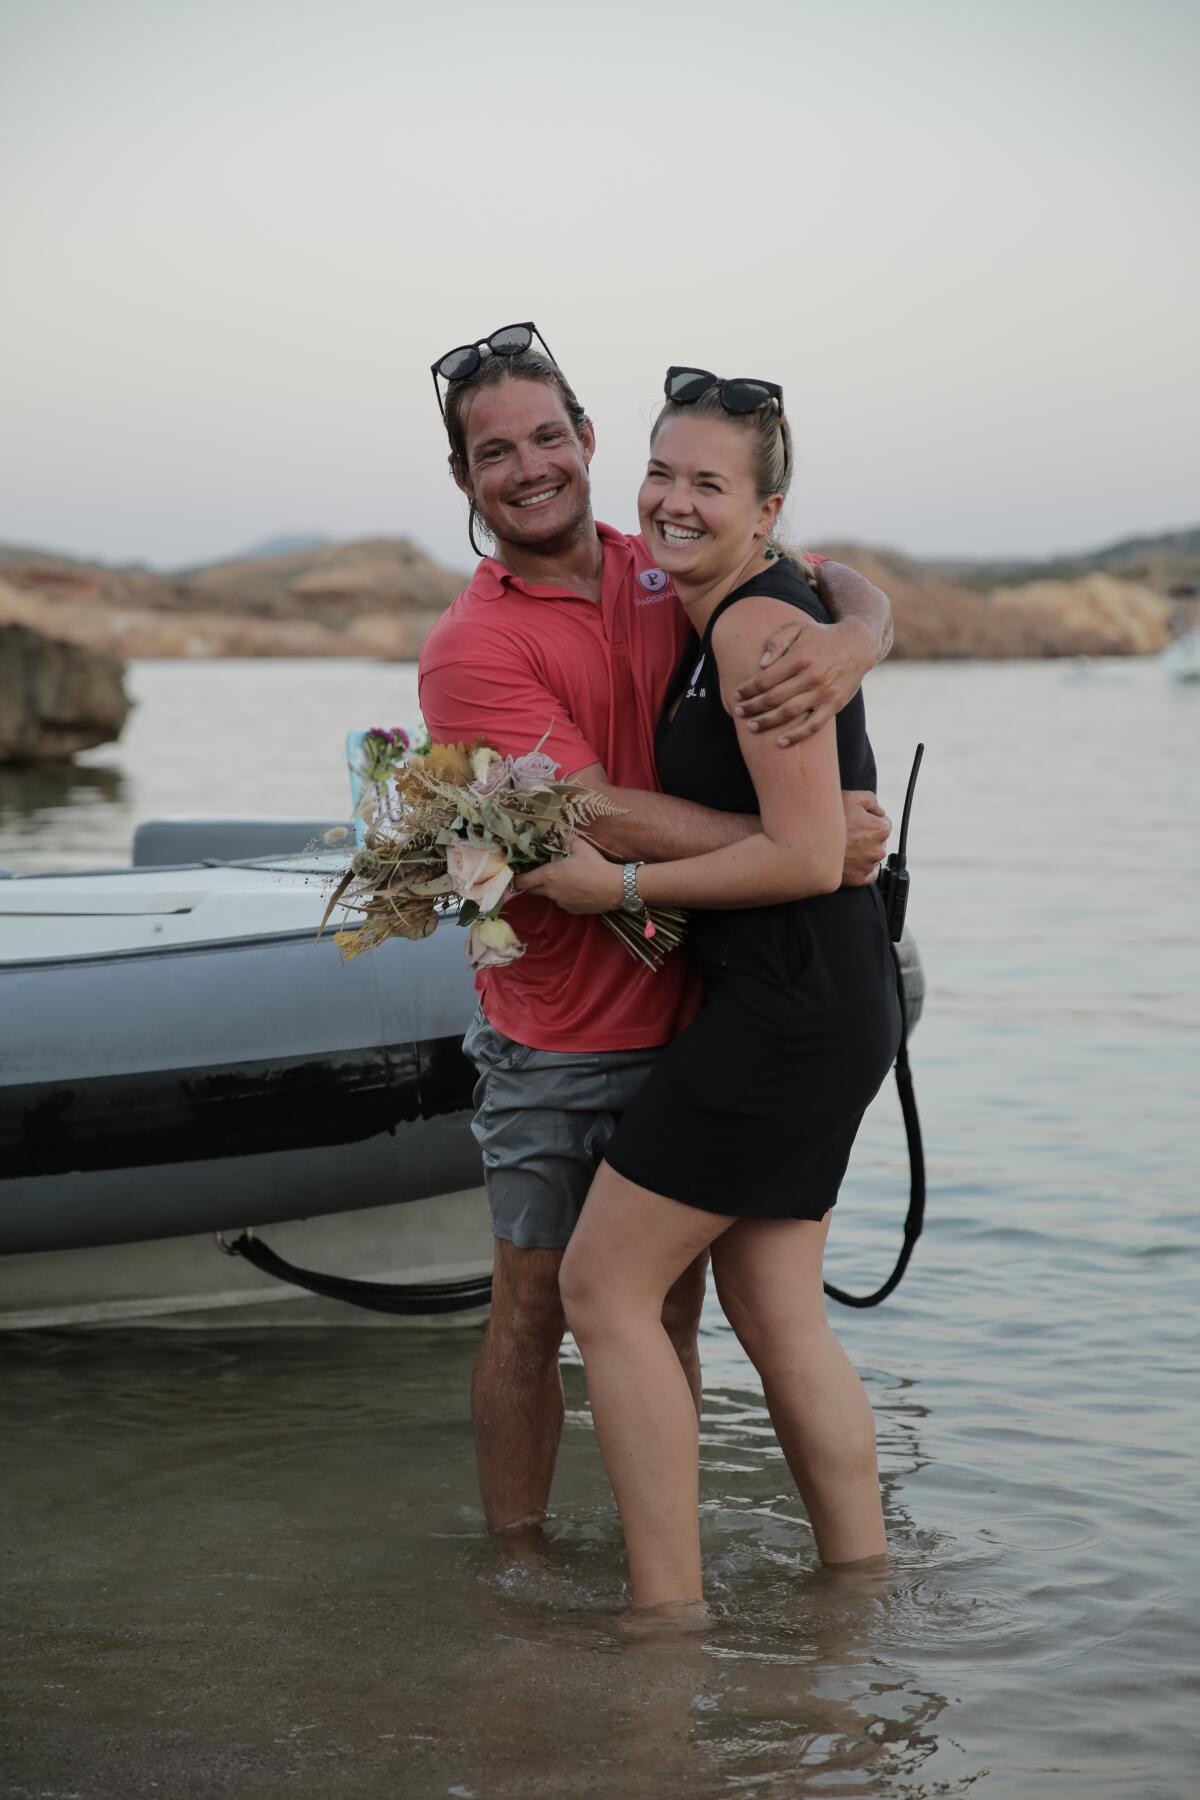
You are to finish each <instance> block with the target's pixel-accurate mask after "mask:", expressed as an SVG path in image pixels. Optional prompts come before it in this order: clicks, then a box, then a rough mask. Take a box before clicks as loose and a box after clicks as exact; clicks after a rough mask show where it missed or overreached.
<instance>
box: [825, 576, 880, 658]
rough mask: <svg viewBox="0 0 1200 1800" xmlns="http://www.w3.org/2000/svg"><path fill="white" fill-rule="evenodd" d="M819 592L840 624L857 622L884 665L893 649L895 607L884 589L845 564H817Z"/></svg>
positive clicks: (835, 620) (875, 655) (875, 654)
mask: <svg viewBox="0 0 1200 1800" xmlns="http://www.w3.org/2000/svg"><path fill="white" fill-rule="evenodd" d="M817 592H818V593H819V594H820V596H821V598H822V600H823V601H824V602H825V604H826V606H827V607H828V608H829V611H830V613H831V615H832V616H833V619H834V622H835V623H836V624H839V625H841V624H845V623H846V622H847V621H853V622H854V624H856V625H859V626H861V627H862V629H863V630H864V631H865V632H866V633H867V636H868V638H869V639H870V643H871V648H872V650H873V651H874V658H875V662H882V661H883V659H884V657H885V656H886V655H887V653H888V651H889V650H890V649H891V647H892V603H891V601H890V600H889V599H888V597H887V595H886V594H885V593H884V591H883V589H882V588H877V587H876V586H875V583H874V582H873V581H868V580H867V578H866V576H865V575H860V574H859V572H858V570H857V569H851V568H848V567H847V566H846V564H845V563H839V562H823V563H818V564H817ZM872 667H874V663H873V664H872Z"/></svg>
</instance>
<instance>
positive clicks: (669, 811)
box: [574, 763, 892, 887]
mask: <svg viewBox="0 0 1200 1800" xmlns="http://www.w3.org/2000/svg"><path fill="white" fill-rule="evenodd" d="M574 780H576V781H578V782H580V783H581V784H582V785H583V786H584V787H590V788H595V789H597V790H598V791H599V792H600V793H602V794H605V795H607V797H608V798H609V799H610V800H612V801H613V802H614V803H615V804H616V805H617V806H620V807H622V808H624V811H623V812H622V813H621V814H620V815H619V817H617V818H613V819H597V820H596V823H595V824H594V825H593V826H591V827H589V830H588V836H589V837H591V838H593V839H594V840H595V841H596V843H598V844H599V845H600V847H601V849H602V850H605V851H607V852H608V854H609V855H610V856H611V857H613V858H615V860H616V861H617V862H674V861H675V860H677V859H678V858H680V857H684V856H701V855H703V854H704V852H705V851H707V850H723V849H724V847H725V845H726V844H735V843H737V842H738V841H739V840H740V839H742V838H747V837H754V836H755V835H756V834H757V833H758V832H760V831H761V830H762V820H761V819H760V818H759V816H758V814H757V813H730V812H717V811H715V810H714V809H713V808H712V807H709V806H697V805H696V804H695V803H694V802H693V801H691V800H678V799H676V798H675V796H674V795H673V794H655V793H652V792H650V790H649V789H648V788H623V787H615V786H614V785H613V783H612V782H611V781H609V779H608V777H607V776H606V775H605V773H604V769H603V767H602V765H601V764H600V763H591V764H590V765H589V766H588V767H587V768H586V769H580V770H579V771H578V772H577V773H576V775H575V776H574ZM842 804H843V806H844V808H845V812H846V864H845V868H844V870H843V874H842V881H843V885H845V886H846V887H866V886H868V885H869V883H870V882H872V881H874V879H875V876H876V873H877V871H878V867H879V864H880V863H881V862H882V860H883V856H884V852H885V850H886V849H887V840H888V834H889V833H890V831H891V829H892V822H891V820H890V819H889V818H888V816H887V814H886V813H885V812H884V810H883V808H882V806H880V804H879V802H878V800H877V799H876V798H875V796H874V794H869V793H849V792H848V793H844V794H843V795H842Z"/></svg>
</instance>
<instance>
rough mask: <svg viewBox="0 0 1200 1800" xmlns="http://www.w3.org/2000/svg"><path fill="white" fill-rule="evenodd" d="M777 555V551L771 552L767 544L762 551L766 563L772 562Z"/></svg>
mask: <svg viewBox="0 0 1200 1800" xmlns="http://www.w3.org/2000/svg"><path fill="white" fill-rule="evenodd" d="M778 555H779V552H778V550H772V548H771V546H770V544H768V545H767V547H766V549H765V550H764V551H763V556H764V557H765V558H766V560H767V562H774V561H775V558H776V557H777V556H778Z"/></svg>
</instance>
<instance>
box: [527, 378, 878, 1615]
mask: <svg viewBox="0 0 1200 1800" xmlns="http://www.w3.org/2000/svg"><path fill="white" fill-rule="evenodd" d="M666 392H667V402H666V404H665V406H664V407H663V410H662V412H661V413H660V415H659V418H658V420H657V421H656V424H655V427H654V431H653V434H652V437H651V444H650V461H649V466H648V468H647V472H646V477H645V480H644V481H643V483H642V488H641V493H640V495H639V500H638V510H639V514H640V519H641V527H642V532H643V534H644V536H645V539H646V542H647V544H648V545H649V546H650V548H651V550H652V552H653V553H654V555H655V557H656V559H657V561H658V563H659V564H660V566H661V567H662V568H663V569H664V570H666V572H667V573H668V574H669V575H670V576H671V577H672V578H673V579H674V581H675V585H676V588H677V590H678V593H679V595H680V598H681V600H682V601H683V604H684V606H685V607H686V609H687V612H688V615H689V617H690V619H691V621H692V625H693V627H694V630H695V642H693V643H692V644H691V645H690V646H689V648H688V651H687V652H686V654H685V657H684V660H683V662H682V663H681V665H680V668H679V670H678V673H677V677H676V680H675V682H674V684H673V688H672V691H671V693H670V695H669V696H668V701H667V706H666V710H665V713H664V717H663V719H662V721H661V724H660V727H659V732H658V737H657V741H656V753H657V759H658V770H659V777H660V780H661V783H662V786H663V788H664V790H665V791H666V792H667V793H670V794H677V795H680V796H682V797H683V798H686V799H689V800H695V801H699V802H702V803H703V804H705V805H707V806H710V807H718V808H722V809H724V810H728V811H737V812H748V813H757V814H758V815H759V817H760V818H761V821H762V830H761V832H760V833H758V834H757V835H756V836H753V837H749V838H745V839H742V840H741V841H740V842H738V843H736V844H733V845H730V846H728V847H727V848H725V849H721V850H717V851H712V852H708V853H705V854H703V855H699V856H695V857H691V858H689V859H687V860H684V861H674V862H663V863H653V864H651V863H643V864H638V865H627V866H626V868H625V869H624V870H622V869H621V868H619V867H618V866H616V865H615V864H613V863H610V862H608V861H606V859H605V858H604V857H603V856H602V855H601V854H600V853H599V852H598V851H597V850H595V849H594V848H593V847H592V846H590V845H588V844H586V843H583V842H577V843H576V845H575V846H574V848H573V851H572V854H571V856H570V857H569V858H567V859H566V860H564V861H562V862H559V863H558V864H555V865H553V866H551V867H548V868H545V869H540V870H537V871H535V872H534V873H533V874H531V875H529V876H526V877H524V878H523V880H522V882H521V886H522V887H523V888H529V889H533V890H536V891H537V892H539V893H542V894H544V895H545V896H547V897H548V898H551V899H553V900H555V901H557V903H558V904H559V905H560V906H563V907H565V908H566V909H567V910H568V911H571V912H604V911H609V910H612V909H613V908H615V907H617V906H618V905H620V904H621V903H622V900H624V901H625V903H626V906H627V908H628V907H629V906H630V905H636V904H639V903H641V904H654V903H661V904H665V905H672V906H679V907H683V908H685V909H686V910H687V911H688V912H689V914H690V915H691V919H690V925H689V933H688V940H687V941H688V952H689V954H690V955H691V956H692V957H693V958H694V959H696V960H697V961H698V962H699V963H700V964H701V966H702V968H703V970H704V975H705V994H706V998H705V1004H704V1006H703V1008H702V1010H701V1012H700V1014H699V1015H698V1017H697V1018H696V1019H695V1021H694V1022H693V1024H692V1025H691V1026H690V1027H689V1028H688V1030H686V1031H685V1032H684V1033H683V1034H682V1036H681V1037H679V1038H677V1039H676V1040H675V1041H674V1043H673V1044H671V1045H670V1046H669V1048H668V1049H667V1050H666V1051H665V1052H664V1053H663V1055H662V1057H661V1058H660V1060H659V1062H658V1063H657V1065H656V1067H655V1069H654V1070H653V1072H652V1073H651V1075H650V1077H649V1079H648V1081H647V1082H646V1085H645V1087H644V1088H643V1089H642V1091H641V1093H640V1094H639V1095H638V1097H637V1099H636V1100H635V1101H634V1103H633V1105H632V1106H631V1107H630V1109H629V1110H628V1112H626V1114H625V1115H624V1117H623V1119H622V1121H621V1123H620V1125H619V1126H618V1128H617V1131H616V1134H615V1136H614V1137H613V1139H612V1141H611V1143H610V1145H609V1148H608V1151H607V1154H606V1156H605V1159H604V1161H603V1162H602V1164H601V1165H600V1168H599V1170H598V1172H597V1175H596V1178H595V1181H594V1183H593V1185H592V1188H591V1190H590V1192H589V1195H588V1199H587V1203H586V1205H585V1207H584V1210H583V1214H582V1217H581V1219H580V1221H579V1224H578V1225H577V1227H576V1229H575V1233H574V1236H573V1237H572V1239H571V1243H570V1246H569V1248H568V1250H567V1253H566V1257H565V1259H564V1262H563V1267H562V1294H563V1301H564V1305H565V1308H566V1313H567V1318H568V1321H569V1323H570V1326H571V1329H572V1331H573V1333H574V1335H575V1339H576V1342H577V1343H578V1344H579V1347H580V1350H581V1352H582V1355H583V1360H584V1365H585V1368H586V1371H587V1380H588V1392H589V1396H590V1399H591V1405H592V1413H593V1417H594V1420H595V1425H596V1433H597V1436H598V1438H599V1442H600V1448H601V1452H602V1454H603V1457H604V1461H605V1465H606V1467H607V1469H608V1473H609V1477H610V1479H611V1481H612V1484H613V1488H614V1491H615V1493H616V1498H617V1505H618V1508H619V1510H620V1514H621V1522H622V1525H623V1528H624V1532H625V1541H626V1547H627V1550H628V1554H629V1567H630V1576H631V1581H632V1587H633V1604H634V1607H635V1608H637V1609H642V1608H663V1607H666V1608H674V1607H677V1606H680V1605H684V1606H688V1605H693V1604H695V1603H697V1602H700V1601H701V1600H702V1584H701V1570H700V1544H699V1519H698V1509H697V1489H698V1462H699V1451H698V1434H697V1423H696V1415H695V1411H694V1409H693V1406H692V1401H691V1396H690V1394H689V1391H688V1386H687V1381H686V1379H685V1377H684V1375H683V1371H682V1370H681V1368H680V1365H679V1361H678V1358H677V1357H676V1356H675V1354H674V1351H673V1350H672V1347H671V1344H670V1340H669V1339H668V1337H667V1335H666V1333H665V1331H664V1330H663V1328H662V1322H661V1313H662V1303H663V1297H664V1295H665V1294H666V1293H667V1291H668V1289H669V1288H670V1287H671V1286H672V1284H673V1283H674V1282H675V1280H676V1279H677V1278H678V1276H679V1275H680V1273H681V1272H682V1270H683V1269H685V1268H686V1267H687V1266H688V1264H689V1263H690V1262H691V1261H692V1260H693V1258H694V1257H696V1256H697V1255H699V1254H700V1253H701V1252H702V1251H703V1250H705V1249H706V1248H711V1252H712V1264H713V1272H714V1276H715V1279H716V1286H717V1293H718V1296H719V1298H720V1302H721V1306H722V1308H723V1310H724V1312H725V1315H726V1317H727V1318H728V1320H729V1322H730V1324H731V1325H732V1326H733V1329H734V1331H735V1332H736V1333H737V1335H738V1338H739V1339H740V1341H741V1343H742V1345H743V1347H744V1348H745V1350H746V1352H747V1354H748V1355H749V1357H750V1359H751V1361H752V1362H753V1363H754V1365H755V1367H756V1369H757V1370H758V1372H759V1375H760V1376H761V1378H762V1382H763V1389H764V1392H765V1395H766V1399H767V1405H768V1407H769V1409H770V1413H771V1418H772V1421H773V1423H774V1425H775V1429H776V1431H777V1433H778V1436H779V1441H780V1444H781V1446H782V1448H783V1451H784V1454H785V1456H786V1458H787V1461H788V1465H789V1467H790V1469H791V1471H792V1474H793V1476H794V1478H795V1480H796V1484H797V1486H798V1488H799V1490H800V1493H801V1496H802V1497H803V1500H804V1503H805V1505H806V1506H807V1508H808V1512H809V1517H810V1519H811V1520H812V1525H813V1531H814V1533H815V1536H816V1541H817V1548H818V1551H819V1553H820V1555H821V1557H822V1560H823V1561H824V1562H826V1563H847V1562H858V1561H861V1560H864V1559H867V1558H871V1557H877V1556H879V1555H881V1554H882V1553H883V1551H884V1549H885V1538H884V1528H883V1514H882V1507H881V1504H880V1496H879V1480H878V1472H877V1467H876V1458H875V1432H874V1424H873V1420H872V1416H871V1410H870V1406H869V1403H868V1401H867V1397H866V1394H865V1392H864V1390H863V1387H862V1384H861V1382H860V1381H859V1379H858V1377H857V1375H856V1374H855V1372H854V1369H853V1367H852V1366H851V1364H850V1362H849V1360H848V1358H847V1357H846V1354H845V1352H844V1351H843V1350H842V1348H841V1346H840V1345H839V1344H838V1342H837V1340H836V1338H835V1337H834V1335H833V1333H832V1331H831V1329H830V1327H829V1324H828V1321H827V1320H826V1317H825V1307H824V1296H823V1292H822V1285H821V1261H822V1253H823V1249H824V1244H825V1237H826V1234H827V1232H828V1228H829V1220H830V1210H831V1208H832V1207H833V1204H834V1202H835V1200H836V1198H837V1191H838V1187H839V1185H840V1183H841V1180H842V1177H843V1175H844V1173H845V1169H846V1164H847V1161H848V1159H849V1155H850V1149H851V1145H852V1143H853V1141H854V1136H855V1133H856V1131H857V1129H858V1125H859V1121H860V1120H861V1118H862V1114H863V1112H864V1110H865V1108H866V1107H867V1105H868V1104H869V1102H870V1100H871V1099H872V1097H873V1096H874V1094H875V1093H876V1092H877V1090H878V1088H879V1086H880V1084H881V1082H882V1081H883V1079H884V1076H885V1075H886V1073H887V1071H888V1069H889V1068H890V1067H891V1064H892V1061H893V1059H894V1057H895V1053H896V1049H897V1046H898V1043H899V1036H900V1017H899V1005H898V1001H897V996H896V989H895V978H894V974H893V965H892V960H891V950H890V944H889V941H888V936H887V930H886V927H885V924H884V918H883V908H882V905H881V902H880V899H879V896H878V894H877V892H876V891H875V889H874V888H859V889H852V888H839V886H838V883H839V882H840V880H841V869H842V857H843V850H844V841H845V824H844V815H843V811H842V804H841V790H842V789H843V788H873V787H874V785H875V768H874V760H873V757H872V755H871V749H870V745H869V743H868V741H867V736H866V728H865V715H864V710H863V704H862V696H861V694H859V695H857V696H856V697H855V698H854V700H853V701H852V702H851V703H850V705H849V706H847V707H846V708H845V709H844V710H843V712H842V713H841V714H840V715H839V716H838V718H837V720H836V721H835V722H832V723H830V724H828V725H826V726H825V727H824V728H823V729H822V730H820V731H819V732H817V733H816V734H815V735H814V736H812V737H811V738H809V739H808V740H807V741H806V742H805V743H804V744H803V745H802V746H801V747H799V748H797V749H793V750H792V751H790V752H789V754H788V755H787V756H780V755H778V753H777V751H776V749H775V747H774V745H773V744H772V743H771V742H770V740H769V738H768V740H767V741H766V742H765V743H764V742H763V740H762V738H761V737H760V736H758V735H757V734H756V733H755V731H754V730H753V728H752V727H751V726H749V725H748V724H747V723H746V722H744V721H743V720H742V719H741V718H739V717H738V716H737V715H736V714H735V712H734V701H733V699H732V696H733V693H734V690H735V689H736V687H737V686H738V683H739V682H741V681H743V680H744V679H745V678H746V677H747V676H749V675H751V674H752V673H753V672H754V670H755V669H756V667H757V663H758V657H759V653H760V650H761V646H762V643H763V640H764V638H765V637H766V636H767V635H768V634H769V633H770V632H771V631H772V630H773V629H774V628H775V627H776V626H777V625H779V624H780V623H781V622H783V620H785V619H786V618H787V617H788V615H789V612H790V610H791V609H793V608H797V607H799V608H801V609H802V610H803V611H805V612H808V613H810V614H811V615H812V616H813V617H815V618H817V619H820V620H824V619H825V618H826V617H827V615H826V613H825V611H824V609H823V607H822V606H821V604H820V602H819V601H818V600H817V598H816V596H815V594H814V593H813V591H812V588H811V587H810V586H809V584H808V583H807V581H806V580H805V578H804V576H803V575H802V573H801V572H800V570H799V568H798V567H797V566H796V565H795V564H794V563H792V562H791V561H790V560H788V559H787V558H786V557H783V556H782V555H781V553H780V552H779V550H778V549H777V547H776V546H775V544H774V543H773V541H772V532H773V529H774V527H775V524H776V521H777V520H778V517H779V512H780V508H781V507H782V505H783V501H784V497H785V495H786V492H787V488H788V484H789V479H790V472H791V461H792V458H791V446H790V435H789V431H788V425H787V421H786V419H785V418H784V416H783V397H782V393H781V391H780V390H779V389H778V388H776V387H774V386H771V385H770V384H767V383H761V382H744V381H736V382H723V381H719V380H718V379H717V378H716V377H714V376H711V375H709V374H708V373H707V372H706V371H702V370H680V369H672V370H671V371H670V372H669V374H668V378H667V387H666Z"/></svg>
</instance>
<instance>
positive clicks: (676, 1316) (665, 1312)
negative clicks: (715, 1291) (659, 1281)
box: [662, 1251, 708, 1344]
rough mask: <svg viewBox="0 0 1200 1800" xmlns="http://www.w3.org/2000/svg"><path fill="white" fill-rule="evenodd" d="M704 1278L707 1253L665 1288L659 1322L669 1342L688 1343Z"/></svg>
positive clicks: (697, 1323) (696, 1323)
mask: <svg viewBox="0 0 1200 1800" xmlns="http://www.w3.org/2000/svg"><path fill="white" fill-rule="evenodd" d="M707 1278H708V1253H707V1251H706V1252H704V1253H703V1254H702V1255H700V1256H698V1257H697V1258H696V1260H695V1262H693V1263H689V1265H688V1267H687V1268H686V1269H685V1270H684V1272H683V1274H682V1275H681V1276H680V1277H679V1279H678V1281H676V1282H675V1284H674V1285H673V1286H672V1287H671V1288H669V1289H668V1290H667V1297H666V1299H665V1300H664V1301H663V1305H662V1322H663V1326H664V1328H665V1330H666V1332H667V1335H668V1337H669V1338H670V1339H671V1342H672V1343H673V1344H681V1343H691V1342H692V1341H693V1340H694V1339H695V1336H696V1333H697V1332H698V1331H699V1329H700V1313H701V1310H702V1308H703V1306H704V1289H705V1284H706V1281H707Z"/></svg>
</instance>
